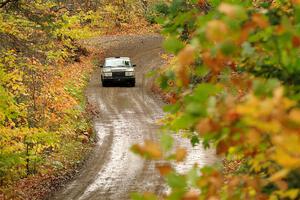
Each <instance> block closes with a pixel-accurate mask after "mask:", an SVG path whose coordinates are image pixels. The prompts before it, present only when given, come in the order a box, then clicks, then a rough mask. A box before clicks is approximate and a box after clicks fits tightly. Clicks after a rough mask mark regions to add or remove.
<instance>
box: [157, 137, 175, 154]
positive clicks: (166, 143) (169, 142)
mask: <svg viewBox="0 0 300 200" xmlns="http://www.w3.org/2000/svg"><path fill="white" fill-rule="evenodd" d="M160 143H161V146H162V148H163V150H164V151H170V150H171V149H172V147H173V143H174V139H173V137H172V136H171V135H170V134H168V133H164V134H163V135H162V136H161V138H160Z"/></svg>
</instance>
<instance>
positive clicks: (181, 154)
mask: <svg viewBox="0 0 300 200" xmlns="http://www.w3.org/2000/svg"><path fill="white" fill-rule="evenodd" d="M186 154H187V152H186V149H184V148H178V149H177V150H176V154H175V156H176V157H175V159H176V161H177V162H182V161H183V160H184V159H185V157H186Z"/></svg>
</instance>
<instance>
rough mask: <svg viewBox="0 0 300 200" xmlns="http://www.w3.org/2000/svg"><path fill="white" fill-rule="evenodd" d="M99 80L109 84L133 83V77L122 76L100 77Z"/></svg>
mask: <svg viewBox="0 0 300 200" xmlns="http://www.w3.org/2000/svg"><path fill="white" fill-rule="evenodd" d="M101 79H102V80H105V81H110V82H135V77H134V76H122V77H112V76H102V77H101Z"/></svg>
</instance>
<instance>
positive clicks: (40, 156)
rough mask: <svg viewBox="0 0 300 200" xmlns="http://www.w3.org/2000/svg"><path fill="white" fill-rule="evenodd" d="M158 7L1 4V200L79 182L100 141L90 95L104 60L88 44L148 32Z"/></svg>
mask: <svg viewBox="0 0 300 200" xmlns="http://www.w3.org/2000/svg"><path fill="white" fill-rule="evenodd" d="M151 5H152V2H150V1H127V0H124V1H118V0H116V1H55V0H53V1H51V0H50V1H27V0H2V1H0V199H42V198H45V197H47V195H49V192H50V191H51V189H53V188H55V187H56V186H59V185H60V184H61V182H63V181H64V179H65V178H66V179H67V178H69V177H70V176H72V170H73V172H74V168H75V167H76V166H78V165H79V164H80V163H81V162H82V160H83V159H84V158H85V156H86V154H87V153H88V151H89V150H90V149H91V147H92V144H93V142H94V140H95V138H94V134H93V130H92V126H91V117H92V116H91V113H94V112H95V111H93V112H90V111H91V109H94V108H93V107H92V105H89V104H88V102H86V98H85V96H84V89H85V86H86V85H87V82H88V80H89V75H90V74H91V72H92V70H93V68H94V65H95V64H94V63H97V62H96V60H95V59H99V58H95V57H94V54H93V53H95V52H89V51H88V49H86V48H85V47H82V46H81V45H80V40H83V39H86V38H89V37H94V36H101V35H103V34H115V33H119V32H122V31H123V32H125V33H126V32H130V29H131V28H133V29H135V27H139V30H140V31H141V26H147V22H146V20H141V19H140V18H144V17H145V16H146V14H147V12H148V8H150V7H151ZM96 53H98V54H97V56H99V52H96ZM59 177H61V178H62V180H59Z"/></svg>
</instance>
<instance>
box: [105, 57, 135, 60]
mask: <svg viewBox="0 0 300 200" xmlns="http://www.w3.org/2000/svg"><path fill="white" fill-rule="evenodd" d="M119 59H120V60H125V61H130V58H128V57H108V58H105V60H119Z"/></svg>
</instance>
